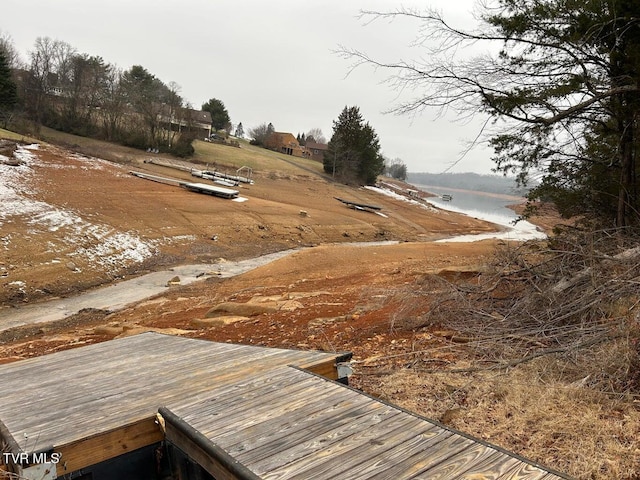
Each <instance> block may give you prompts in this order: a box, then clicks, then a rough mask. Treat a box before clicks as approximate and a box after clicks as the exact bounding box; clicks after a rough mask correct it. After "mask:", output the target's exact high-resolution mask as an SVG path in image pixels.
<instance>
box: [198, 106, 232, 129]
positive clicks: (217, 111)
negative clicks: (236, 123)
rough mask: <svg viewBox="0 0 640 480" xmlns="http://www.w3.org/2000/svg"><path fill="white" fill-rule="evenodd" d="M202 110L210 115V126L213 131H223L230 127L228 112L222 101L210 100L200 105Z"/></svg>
mask: <svg viewBox="0 0 640 480" xmlns="http://www.w3.org/2000/svg"><path fill="white" fill-rule="evenodd" d="M202 110H203V111H205V112H209V113H210V114H211V126H212V127H213V129H214V130H216V131H218V130H225V129H226V128H227V127H228V126H229V125H230V123H229V122H230V120H231V119H230V118H229V112H227V109H226V107H225V106H224V103H222V100H218V99H217V98H211V99H209V101H208V102H206V103H203V104H202Z"/></svg>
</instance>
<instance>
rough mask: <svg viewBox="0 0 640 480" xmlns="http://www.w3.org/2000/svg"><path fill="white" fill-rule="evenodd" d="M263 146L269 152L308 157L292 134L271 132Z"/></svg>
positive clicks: (304, 149)
mask: <svg viewBox="0 0 640 480" xmlns="http://www.w3.org/2000/svg"><path fill="white" fill-rule="evenodd" d="M264 146H265V147H267V148H268V149H270V150H274V151H276V152H280V153H284V154H286V155H293V156H294V157H302V158H308V157H309V153H308V152H307V150H306V148H305V147H303V146H301V145H300V144H299V143H298V140H297V139H296V137H295V136H294V135H293V134H292V133H285V132H273V133H272V134H271V135H269V137H267V139H266V140H265V142H264Z"/></svg>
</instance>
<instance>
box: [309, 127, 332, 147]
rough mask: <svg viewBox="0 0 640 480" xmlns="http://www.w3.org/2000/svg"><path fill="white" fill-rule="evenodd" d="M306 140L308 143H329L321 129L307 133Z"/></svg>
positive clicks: (313, 129)
mask: <svg viewBox="0 0 640 480" xmlns="http://www.w3.org/2000/svg"><path fill="white" fill-rule="evenodd" d="M306 140H307V142H315V143H327V138H326V137H325V136H324V133H322V130H320V129H319V128H312V129H311V130H309V131H308V132H307V137H306Z"/></svg>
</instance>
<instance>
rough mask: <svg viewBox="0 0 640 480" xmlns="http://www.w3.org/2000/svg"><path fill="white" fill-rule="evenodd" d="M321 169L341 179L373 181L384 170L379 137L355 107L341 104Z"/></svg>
mask: <svg viewBox="0 0 640 480" xmlns="http://www.w3.org/2000/svg"><path fill="white" fill-rule="evenodd" d="M323 166H324V171H325V172H327V173H330V174H331V175H332V176H334V177H337V178H339V179H341V180H342V181H343V182H347V183H349V182H357V183H364V184H366V185H368V184H373V183H375V181H376V179H377V178H378V175H380V174H381V173H382V172H383V171H384V159H383V157H382V155H381V154H380V141H379V140H378V135H377V134H376V132H375V130H374V129H373V128H372V127H371V125H369V123H365V122H364V120H363V118H362V115H360V109H359V108H358V107H344V109H343V110H342V113H341V114H340V116H339V117H338V119H337V120H334V122H333V136H332V137H331V140H330V141H329V144H328V149H327V151H326V152H325V153H324V160H323Z"/></svg>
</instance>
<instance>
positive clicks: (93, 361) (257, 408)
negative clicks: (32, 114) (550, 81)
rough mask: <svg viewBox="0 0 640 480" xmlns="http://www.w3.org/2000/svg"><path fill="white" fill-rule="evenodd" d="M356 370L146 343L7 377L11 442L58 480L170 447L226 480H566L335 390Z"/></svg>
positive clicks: (77, 355)
mask: <svg viewBox="0 0 640 480" xmlns="http://www.w3.org/2000/svg"><path fill="white" fill-rule="evenodd" d="M349 358H350V354H336V353H324V352H304V351H296V350H283V349H273V348H264V347H254V346H246V345H232V344H224V343H214V342H208V341H203V340H195V339H188V338H183V337H172V336H166V335H161V334H156V333H145V334H141V335H136V336H132V337H128V338H124V339H119V340H113V341H110V342H105V343H100V344H95V345H90V346H86V347H81V348H77V349H73V350H66V351H62V352H58V353H54V354H50V355H46V356H43V357H38V358H33V359H28V360H23V361H19V362H15V363H11V364H7V365H0V379H2V386H3V388H2V390H0V440H2V441H4V442H5V443H6V445H8V451H9V452H10V453H15V454H19V453H27V454H33V453H35V452H52V453H55V454H56V455H60V462H59V463H57V464H54V465H49V466H48V467H47V468H49V469H51V468H53V469H55V470H56V471H55V473H56V475H57V476H62V475H69V474H73V473H74V472H76V473H77V472H79V471H80V470H83V471H85V472H86V471H90V469H91V467H92V466H94V465H96V464H98V463H100V462H104V461H106V460H109V459H115V458H116V457H117V458H123V455H127V454H133V453H135V451H140V449H142V448H144V447H148V446H153V445H160V443H159V442H163V441H164V445H165V446H167V445H168V447H166V448H171V449H176V450H175V451H179V452H181V454H184V455H185V457H184V458H189V459H191V460H190V461H193V460H195V461H197V464H198V465H199V467H198V468H202V469H204V470H206V471H207V472H209V473H210V474H211V475H212V476H213V477H214V478H224V479H300V480H301V479H307V478H317V479H335V478H348V479H364V478H379V479H385V480H386V479H394V480H395V479H398V480H400V479H427V478H428V479H434V478H436V479H438V478H441V479H455V478H468V479H471V478H473V479H480V478H496V479H497V478H500V479H520V480H523V479H541V480H542V479H544V480H552V479H560V478H567V477H564V476H562V475H561V474H559V473H553V472H550V471H548V470H547V469H545V468H543V467H541V466H538V465H535V464H533V463H531V462H529V461H527V460H525V459H522V458H519V457H517V456H516V455H514V454H511V453H508V452H506V451H504V450H501V449H499V448H498V447H495V446H492V445H489V444H487V443H485V442H483V441H481V440H478V439H474V438H471V437H469V436H467V435H464V434H462V433H460V432H456V431H453V430H450V429H447V428H446V427H444V426H443V425H440V424H438V423H436V422H433V421H430V420H428V419H426V418H423V417H420V416H417V415H415V414H412V413H410V412H407V411H404V410H402V409H400V408H398V407H395V406H393V405H389V404H386V403H384V402H381V401H379V400H377V399H374V398H371V397H369V396H367V395H365V394H363V393H362V392H359V391H356V390H353V389H351V388H350V387H348V386H346V385H344V384H342V383H339V382H336V381H335V380H336V379H338V377H339V376H340V374H339V365H340V364H341V363H342V362H345V361H347V360H348V359H349ZM23 467H25V468H31V467H27V466H23ZM51 478H55V476H53V477H51Z"/></svg>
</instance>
